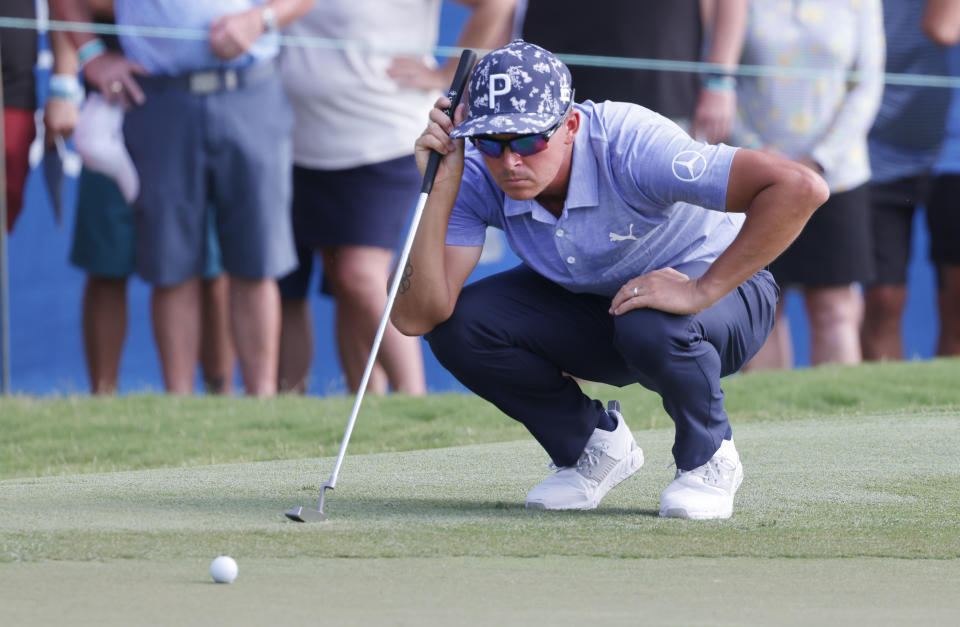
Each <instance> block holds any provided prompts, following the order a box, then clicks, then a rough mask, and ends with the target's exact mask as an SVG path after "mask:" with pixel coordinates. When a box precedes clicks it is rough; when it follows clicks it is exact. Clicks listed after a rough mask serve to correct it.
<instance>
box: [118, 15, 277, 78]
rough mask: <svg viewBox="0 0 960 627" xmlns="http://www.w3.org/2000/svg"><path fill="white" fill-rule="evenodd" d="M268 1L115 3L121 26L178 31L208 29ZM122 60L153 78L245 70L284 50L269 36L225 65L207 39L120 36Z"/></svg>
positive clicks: (273, 37)
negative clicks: (145, 70) (139, 66)
mask: <svg viewBox="0 0 960 627" xmlns="http://www.w3.org/2000/svg"><path fill="white" fill-rule="evenodd" d="M264 2H266V0H115V1H114V12H115V15H116V20H117V24H118V25H132V26H159V27H166V28H174V29H187V30H204V31H206V30H209V28H210V24H211V23H212V22H213V20H215V19H216V18H218V17H220V16H221V15H226V14H231V13H240V12H242V11H246V10H248V9H250V8H252V7H254V6H257V5H258V4H263V3H264ZM120 45H121V46H123V52H124V55H126V57H127V58H128V59H130V60H131V61H134V62H136V63H139V64H140V65H142V66H143V67H145V68H146V69H147V71H149V72H150V73H151V74H163V75H179V74H185V73H188V72H195V71H199V70H210V69H215V68H223V67H243V66H246V65H250V64H252V63H255V62H256V61H259V60H266V59H272V58H274V57H275V56H277V53H278V52H279V50H280V46H279V38H278V36H277V34H276V33H268V34H266V35H264V36H262V37H260V39H259V40H258V41H257V42H256V43H255V44H254V45H253V47H252V48H251V49H250V51H249V52H247V53H245V54H242V55H240V56H239V57H237V58H236V59H231V60H230V61H229V62H228V61H223V60H221V59H220V58H219V57H217V56H216V55H214V54H213V52H211V51H210V45H209V44H208V43H207V40H205V39H203V40H201V39H184V38H177V37H142V36H140V35H130V34H124V35H121V36H120Z"/></svg>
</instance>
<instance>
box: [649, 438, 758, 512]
mask: <svg viewBox="0 0 960 627" xmlns="http://www.w3.org/2000/svg"><path fill="white" fill-rule="evenodd" d="M741 481H743V464H741V463H740V455H739V454H738V453H737V449H736V447H735V446H734V445H733V440H724V441H723V442H721V443H720V449H719V450H718V451H717V452H716V453H714V454H713V457H711V458H710V460H709V461H708V462H707V463H706V464H703V465H702V466H698V467H697V468H694V469H693V470H679V469H678V470H677V475H676V477H674V479H673V481H672V482H670V485H668V486H667V487H666V488H665V489H664V491H663V493H662V494H661V495H660V515H661V516H663V517H667V518H691V519H693V520H709V519H712V518H730V516H732V515H733V495H734V494H736V492H737V488H739V487H740V482H741Z"/></svg>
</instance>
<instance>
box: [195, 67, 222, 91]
mask: <svg viewBox="0 0 960 627" xmlns="http://www.w3.org/2000/svg"><path fill="white" fill-rule="evenodd" d="M219 89H220V75H219V74H218V73H217V72H216V71H212V72H194V73H193V74H191V75H190V93H193V94H212V93H213V92H215V91H217V90H219Z"/></svg>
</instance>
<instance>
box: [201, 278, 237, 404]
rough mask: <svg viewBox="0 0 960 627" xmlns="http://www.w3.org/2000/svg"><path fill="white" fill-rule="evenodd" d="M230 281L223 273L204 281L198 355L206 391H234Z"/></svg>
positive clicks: (222, 392)
mask: <svg viewBox="0 0 960 627" xmlns="http://www.w3.org/2000/svg"><path fill="white" fill-rule="evenodd" d="M229 290H230V281H229V279H228V278H227V275H226V274H221V275H220V276H218V277H216V278H213V279H206V280H204V281H203V330H202V334H201V344H200V359H201V366H202V368H203V382H204V387H206V390H207V393H208V394H231V393H232V392H233V362H234V359H235V358H236V353H235V351H234V349H233V336H232V335H231V333H230V291H229Z"/></svg>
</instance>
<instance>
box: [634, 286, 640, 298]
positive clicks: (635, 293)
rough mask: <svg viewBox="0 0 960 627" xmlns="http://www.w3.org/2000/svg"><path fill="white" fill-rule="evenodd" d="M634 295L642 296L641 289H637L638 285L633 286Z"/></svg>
mask: <svg viewBox="0 0 960 627" xmlns="http://www.w3.org/2000/svg"><path fill="white" fill-rule="evenodd" d="M633 295H634V296H639V295H640V288H639V287H637V286H636V285H634V286H633Z"/></svg>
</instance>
